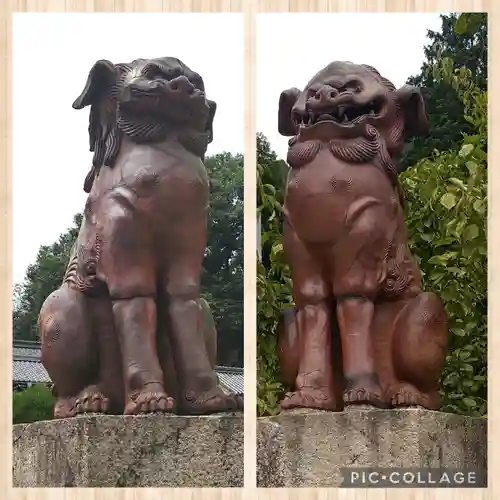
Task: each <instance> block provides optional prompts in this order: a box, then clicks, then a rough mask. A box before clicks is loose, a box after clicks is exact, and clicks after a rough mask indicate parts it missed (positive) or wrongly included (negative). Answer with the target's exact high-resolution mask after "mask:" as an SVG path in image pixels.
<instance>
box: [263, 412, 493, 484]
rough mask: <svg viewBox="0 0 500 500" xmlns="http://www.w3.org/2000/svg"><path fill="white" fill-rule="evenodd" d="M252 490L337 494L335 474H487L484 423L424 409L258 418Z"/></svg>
mask: <svg viewBox="0 0 500 500" xmlns="http://www.w3.org/2000/svg"><path fill="white" fill-rule="evenodd" d="M257 433H258V443H257V485H258V486H259V487H301V486H304V487H336V486H337V487H338V486H340V484H341V483H342V475H341V471H340V468H341V467H429V468H439V467H449V468H471V469H476V470H477V469H481V470H484V475H485V476H486V471H487V465H486V461H487V420H486V419H483V418H472V417H462V416H459V415H453V414H449V413H441V412H434V411H429V410H424V409H398V410H377V409H371V408H368V409H361V408H355V407H351V408H349V409H348V410H346V411H344V412H338V413H334V412H324V411H315V410H293V411H289V412H284V413H282V414H280V415H278V416H275V417H265V418H260V419H259V423H258V429H257Z"/></svg>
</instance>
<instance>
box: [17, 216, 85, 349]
mask: <svg viewBox="0 0 500 500" xmlns="http://www.w3.org/2000/svg"><path fill="white" fill-rule="evenodd" d="M81 221H82V214H77V215H75V217H74V219H73V225H72V226H71V227H70V228H69V229H68V230H67V231H65V232H64V233H62V234H61V235H60V236H59V239H58V240H57V241H56V242H55V243H52V245H43V246H41V247H40V250H39V251H38V255H37V257H36V260H35V263H34V264H31V265H29V266H28V269H27V271H26V276H25V278H24V280H23V282H22V283H18V284H16V286H15V287H14V308H13V313H12V320H13V336H14V338H15V339H19V340H37V339H38V333H37V327H36V325H37V319H38V313H39V311H40V308H41V307H42V304H43V302H44V301H45V299H46V298H47V297H48V296H49V295H50V294H51V293H52V292H53V291H54V290H55V289H56V288H59V286H60V285H61V283H62V280H63V278H64V273H65V271H66V266H67V264H68V260H69V255H70V252H71V248H72V247H73V243H74V242H75V240H76V237H77V235H78V231H79V228H80V224H81Z"/></svg>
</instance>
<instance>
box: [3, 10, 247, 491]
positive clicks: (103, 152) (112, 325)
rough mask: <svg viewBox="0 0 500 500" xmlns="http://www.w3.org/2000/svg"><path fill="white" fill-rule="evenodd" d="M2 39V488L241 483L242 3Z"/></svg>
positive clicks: (57, 26) (78, 17)
mask: <svg viewBox="0 0 500 500" xmlns="http://www.w3.org/2000/svg"><path fill="white" fill-rule="evenodd" d="M215 32H220V33H224V37H223V38H220V37H214V36H213V33H215ZM12 38H13V42H12V72H13V85H12V99H13V103H12V109H13V113H12V116H13V118H12V119H13V129H12V136H13V142H12V149H13V165H12V178H13V188H12V189H13V194H12V200H13V214H14V216H13V283H14V287H13V313H12V314H13V372H12V378H13V386H12V391H13V422H12V423H13V424H14V426H13V435H12V443H13V468H12V474H13V486H14V487H180V486H182V487H242V486H243V470H244V468H243V461H244V458H243V457H244V429H243V399H244V394H243V393H244V384H243V160H244V60H243V55H244V24H243V16H242V14H229V13H226V14H223V13H221V14H217V15H214V14H189V13H178V14H173V13H172V14H168V13H154V14H76V13H75V14H73V13H64V14H62V13H61V14H47V13H45V14H42V13H37V14H15V15H14V18H13V30H12ZM34 39H35V40H36V41H37V42H36V43H35V44H34V43H33V40H34ZM228 67H230V68H231V83H232V84H231V85H227V68H228ZM82 457H84V465H82ZM33 464H44V466H43V467H34V466H33Z"/></svg>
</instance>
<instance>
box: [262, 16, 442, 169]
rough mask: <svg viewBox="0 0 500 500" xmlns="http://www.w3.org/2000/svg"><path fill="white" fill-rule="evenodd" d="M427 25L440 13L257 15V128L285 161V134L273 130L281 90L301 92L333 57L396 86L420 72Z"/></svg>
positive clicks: (436, 26)
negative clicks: (366, 68) (361, 66)
mask: <svg viewBox="0 0 500 500" xmlns="http://www.w3.org/2000/svg"><path fill="white" fill-rule="evenodd" d="M428 29H431V30H433V31H440V29H441V20H440V18H439V14H399V13H393V14H383V13H377V14H376V13H367V14H355V13H353V14H351V13H342V14H260V15H259V16H258V20H257V75H258V76H257V131H258V132H262V133H264V135H266V137H267V138H268V140H269V141H270V143H271V146H272V148H273V149H274V150H275V151H276V153H278V155H279V156H280V157H281V158H283V159H284V158H285V157H286V152H287V149H288V146H287V141H288V138H286V137H283V136H281V135H279V134H278V130H277V127H278V122H277V116H278V101H279V96H280V94H281V92H282V91H283V90H286V89H288V88H290V87H298V88H299V89H301V90H302V89H303V88H304V86H305V85H306V84H307V82H308V81H309V80H310V79H311V78H312V77H313V76H314V74H315V73H317V72H318V71H319V70H320V69H322V68H323V67H324V66H326V65H327V64H328V63H330V62H332V61H351V62H353V63H358V64H369V65H370V66H374V67H375V68H376V69H377V70H378V71H379V72H380V73H381V74H382V75H383V76H385V77H386V78H388V79H389V80H391V81H392V82H393V83H394V85H396V87H399V86H401V85H403V84H404V83H405V82H406V79H407V78H408V77H409V76H412V75H415V74H417V73H418V72H419V70H420V67H421V65H422V63H423V61H424V46H425V45H428V43H429V39H428V38H427V30H428Z"/></svg>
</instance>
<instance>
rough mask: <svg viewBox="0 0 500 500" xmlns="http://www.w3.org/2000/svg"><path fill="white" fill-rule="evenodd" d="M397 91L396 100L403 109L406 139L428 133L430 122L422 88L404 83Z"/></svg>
mask: <svg viewBox="0 0 500 500" xmlns="http://www.w3.org/2000/svg"><path fill="white" fill-rule="evenodd" d="M395 93H396V100H397V102H398V104H399V106H400V107H401V109H402V110H403V116H404V136H405V140H407V139H411V138H412V137H416V136H421V135H426V134H427V133H428V132H429V122H428V120H427V111H426V109H425V102H424V98H423V96H422V93H421V92H420V89H419V88H418V87H414V86H413V85H403V86H402V87H401V88H400V89H398V90H396V92H395Z"/></svg>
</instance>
